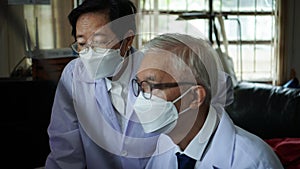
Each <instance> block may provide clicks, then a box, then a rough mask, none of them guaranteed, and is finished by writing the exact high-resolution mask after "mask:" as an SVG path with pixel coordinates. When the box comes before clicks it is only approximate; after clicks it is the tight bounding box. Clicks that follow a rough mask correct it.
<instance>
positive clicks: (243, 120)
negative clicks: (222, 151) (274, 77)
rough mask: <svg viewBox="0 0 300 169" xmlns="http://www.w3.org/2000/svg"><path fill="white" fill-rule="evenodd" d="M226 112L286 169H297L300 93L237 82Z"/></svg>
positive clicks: (278, 87)
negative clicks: (273, 154) (262, 141)
mask: <svg viewBox="0 0 300 169" xmlns="http://www.w3.org/2000/svg"><path fill="white" fill-rule="evenodd" d="M226 110H227V112H228V114H229V116H230V117H231V118H232V120H233V122H234V123H235V124H236V125H237V126H240V127H241V128H244V129H246V130H247V131H249V132H251V133H253V134H255V135H257V136H259V137H261V138H262V139H263V140H265V141H266V142H267V143H268V144H269V145H270V146H271V147H272V148H273V150H274V151H275V153H276V154H277V155H278V156H279V158H280V160H281V162H282V163H283V165H284V167H285V168H286V169H299V168H300V89H296V88H286V87H282V86H272V85H270V84H261V83H251V82H240V83H239V84H238V85H237V86H236V87H235V89H234V102H233V103H232V104H231V105H229V106H228V107H227V108H226Z"/></svg>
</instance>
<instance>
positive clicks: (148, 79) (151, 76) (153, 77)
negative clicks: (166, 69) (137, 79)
mask: <svg viewBox="0 0 300 169" xmlns="http://www.w3.org/2000/svg"><path fill="white" fill-rule="evenodd" d="M155 79H156V76H155V75H150V76H147V77H146V79H145V80H147V81H155Z"/></svg>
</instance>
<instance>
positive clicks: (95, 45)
mask: <svg viewBox="0 0 300 169" xmlns="http://www.w3.org/2000/svg"><path fill="white" fill-rule="evenodd" d="M114 40H115V38H114V39H112V40H110V41H106V42H105V41H93V42H91V43H88V44H85V45H80V44H79V43H78V42H77V41H76V42H74V43H73V44H71V48H72V50H73V51H74V52H76V53H77V54H87V53H88V52H89V50H90V49H92V50H94V51H95V52H97V53H101V52H102V51H103V50H102V49H103V48H104V49H107V48H110V44H111V43H112V42H113V41H114Z"/></svg>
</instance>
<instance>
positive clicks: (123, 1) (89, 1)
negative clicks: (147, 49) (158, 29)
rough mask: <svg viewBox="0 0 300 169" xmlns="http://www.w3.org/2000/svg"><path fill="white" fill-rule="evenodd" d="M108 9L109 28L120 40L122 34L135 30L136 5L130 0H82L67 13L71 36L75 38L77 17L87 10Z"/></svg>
mask: <svg viewBox="0 0 300 169" xmlns="http://www.w3.org/2000/svg"><path fill="white" fill-rule="evenodd" d="M105 11H108V15H109V19H110V21H114V20H117V19H119V18H122V17H126V19H120V20H118V21H117V22H112V24H111V25H110V26H111V29H112V31H113V32H114V33H115V34H116V35H117V36H118V38H119V39H120V40H122V38H123V37H124V35H125V34H126V33H127V32H128V31H129V30H132V31H133V32H134V33H135V32H136V24H135V14H136V11H137V10H136V7H135V5H134V4H133V3H132V2H131V1H130V0H84V1H83V2H82V4H80V5H79V6H78V7H77V8H74V9H73V10H72V11H71V12H70V14H69V15H68V19H69V22H70V24H71V26H72V32H71V34H72V36H73V37H74V38H75V40H76V22H77V20H78V18H79V17H80V16H81V15H82V14H85V13H89V12H105ZM120 25H121V26H120Z"/></svg>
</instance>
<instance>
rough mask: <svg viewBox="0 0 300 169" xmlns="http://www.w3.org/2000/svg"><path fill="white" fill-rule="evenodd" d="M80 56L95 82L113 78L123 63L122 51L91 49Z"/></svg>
mask: <svg viewBox="0 0 300 169" xmlns="http://www.w3.org/2000/svg"><path fill="white" fill-rule="evenodd" d="M79 56H80V59H81V60H82V62H83V64H84V66H85V68H86V69H87V71H88V74H89V75H90V77H92V78H93V79H95V80H98V79H101V78H104V77H110V76H113V75H114V74H115V73H116V72H117V71H118V69H119V68H120V67H121V63H122V62H123V57H122V56H121V55H120V49H104V48H97V49H92V48H89V51H88V52H87V53H85V54H80V53H79Z"/></svg>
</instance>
